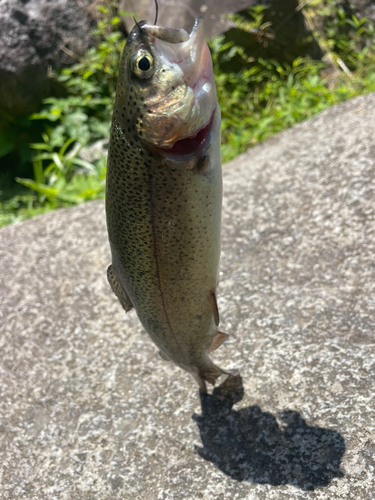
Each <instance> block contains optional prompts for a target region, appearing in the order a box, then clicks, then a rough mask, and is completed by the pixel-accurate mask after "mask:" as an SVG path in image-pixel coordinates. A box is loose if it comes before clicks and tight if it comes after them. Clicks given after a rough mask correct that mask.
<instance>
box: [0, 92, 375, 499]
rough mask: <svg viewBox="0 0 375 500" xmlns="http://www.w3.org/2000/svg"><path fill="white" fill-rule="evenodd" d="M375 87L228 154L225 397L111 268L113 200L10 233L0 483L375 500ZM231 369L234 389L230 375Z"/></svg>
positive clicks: (4, 259)
mask: <svg viewBox="0 0 375 500" xmlns="http://www.w3.org/2000/svg"><path fill="white" fill-rule="evenodd" d="M374 132H375V94H372V95H369V96H366V97H361V98H358V99H356V100H353V101H350V102H347V103H344V104H342V105H340V106H337V107H334V108H331V109H329V110H327V111H325V112H324V113H322V114H320V115H319V116H317V117H316V118H314V119H312V120H309V121H307V122H305V123H303V124H301V125H298V126H296V127H294V128H293V129H291V130H288V131H286V132H283V133H281V134H279V135H277V136H276V137H275V138H273V139H272V140H270V141H267V142H265V143H264V144H261V145H259V146H258V147H255V148H254V149H251V150H250V151H248V152H247V153H246V154H244V155H242V156H240V157H239V158H237V159H236V160H234V161H233V162H231V163H229V164H227V165H225V167H224V185H225V200H224V212H223V217H224V225H223V250H222V260H221V273H222V274H221V283H220V287H219V308H220V311H221V320H222V328H223V330H224V331H227V332H228V333H230V334H231V336H232V337H231V341H230V342H228V343H227V344H224V345H223V346H222V347H221V348H220V349H218V350H217V351H216V352H215V353H214V357H215V359H216V360H217V362H218V364H219V366H223V367H226V368H239V369H240V371H241V375H242V380H243V385H241V380H240V379H235V378H234V379H231V380H229V381H227V382H225V381H224V382H223V383H222V385H221V386H220V387H217V388H216V389H215V391H214V393H213V394H209V395H207V396H203V395H201V396H200V395H199V393H198V390H197V387H196V385H195V383H194V382H193V380H192V379H190V377H189V376H188V375H187V374H185V373H183V372H182V371H181V370H180V369H178V368H176V367H174V366H173V365H171V364H170V363H167V362H165V361H163V360H162V359H161V358H160V357H159V356H158V354H157V349H156V348H155V347H154V345H153V344H152V342H151V341H150V340H149V338H148V337H147V335H146V334H145V333H144V332H143V330H142V328H141V326H140V324H139V322H138V320H137V317H136V315H135V313H134V311H132V312H130V313H129V314H128V315H125V313H124V311H123V310H122V309H121V307H120V305H119V303H118V302H117V300H116V298H115V296H114V295H113V294H112V293H111V291H110V288H109V285H108V284H107V282H106V277H105V271H106V267H107V265H108V263H109V251H108V244H107V240H106V232H105V220H104V206H103V203H102V202H101V201H99V202H93V203H88V204H86V205H83V206H80V207H76V208H72V209H67V210H60V211H57V212H53V213H48V214H44V215H42V216H39V217H37V218H35V219H33V220H29V221H25V222H22V223H20V224H17V225H13V226H9V227H5V228H2V229H1V230H0V263H1V269H2V273H1V286H0V300H1V313H0V314H1V319H0V328H1V336H0V349H1V351H0V352H1V356H0V379H1V382H0V409H1V413H0V430H1V434H0V436H1V441H0V470H1V474H0V477H1V484H2V487H1V489H0V498H2V499H18V500H26V499H27V500H47V499H48V500H49V499H51V500H52V499H53V500H57V499H69V500H81V499H82V500H83V499H85V500H94V499H95V500H104V499H105V500H110V499H111V500H117V499H118V500H120V499H121V500H128V499H141V500H154V499H155V500H156V499H160V500H169V499H176V500H177V499H205V500H226V499H228V500H229V499H231V500H232V499H233V500H238V499H247V500H266V499H267V500H274V499H277V500H290V499H293V500H294V499H354V498H355V499H358V500H370V499H371V500H372V499H373V498H374V497H375V477H374V465H375V464H374V450H375V442H374V438H375V432H374V422H375V414H374V413H375V412H374V409H375V400H374V399H375V398H374V362H375V341H374V326H375V295H374V292H375V279H374V278H375V239H374V236H375V235H374V215H375V203H374V202H375V196H374V188H375V186H374V184H375V180H374V179H375V177H374V173H375V135H374ZM231 384H232V386H230V385H231Z"/></svg>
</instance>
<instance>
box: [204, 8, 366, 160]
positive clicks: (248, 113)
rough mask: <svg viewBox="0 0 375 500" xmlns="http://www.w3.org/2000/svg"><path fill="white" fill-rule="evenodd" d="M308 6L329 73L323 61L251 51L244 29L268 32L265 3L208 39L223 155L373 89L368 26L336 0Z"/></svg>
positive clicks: (261, 33) (262, 38) (265, 35)
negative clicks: (272, 56) (229, 32)
mask: <svg viewBox="0 0 375 500" xmlns="http://www.w3.org/2000/svg"><path fill="white" fill-rule="evenodd" d="M328 4H329V5H328ZM313 8H314V9H315V10H314V9H313ZM313 8H312V7H311V6H310V10H309V11H308V12H307V15H308V19H309V20H310V21H311V22H313V20H314V19H316V18H317V17H318V16H319V21H320V23H321V30H322V31H321V32H319V33H318V29H317V28H315V29H314V32H315V36H316V37H317V39H319V40H320V41H321V43H322V44H323V45H324V47H325V48H326V49H327V52H328V55H329V56H330V57H329V65H328V70H329V71H327V64H326V63H323V62H322V61H313V60H311V59H307V58H301V57H299V58H296V59H294V60H293V62H292V63H288V62H281V61H278V60H272V59H265V58H262V57H260V56H257V57H254V56H252V55H251V54H249V52H248V51H247V50H246V43H247V42H246V34H252V33H253V34H254V33H258V40H259V43H262V44H264V43H267V39H269V38H271V37H272V32H271V31H269V28H270V27H269V24H266V23H263V9H264V8H258V9H256V10H254V9H253V10H250V16H249V14H247V16H246V17H244V16H241V15H239V14H237V15H235V16H232V20H233V21H234V22H235V24H236V26H237V30H235V31H234V32H233V33H234V34H233V35H232V40H229V41H228V37H227V36H225V35H222V36H219V37H217V38H215V39H214V40H212V42H211V43H210V47H211V52H212V57H213V63H214V68H215V72H216V83H217V88H218V99H219V102H220V104H221V108H222V156H223V160H224V161H227V160H229V159H231V158H234V157H235V156H236V155H238V154H239V153H240V152H242V151H245V150H246V149H247V148H248V147H250V146H252V145H254V144H256V143H257V142H259V141H262V140H264V139H266V138H267V137H270V136H272V135H274V134H275V133H276V132H278V131H280V130H283V129H285V128H287V127H290V126H292V125H294V124H295V123H298V122H300V121H302V120H304V119H306V118H309V117H311V116H313V115H315V114H316V113H318V112H319V111H322V110H323V109H326V108H327V107H328V106H331V105H333V104H336V103H339V102H341V101H344V100H346V99H349V98H351V97H354V96H356V95H359V94H362V93H365V92H371V91H375V70H374V68H375V46H374V28H373V25H372V24H371V23H370V22H369V21H368V20H367V19H362V20H358V19H357V18H355V16H353V15H351V16H350V17H346V16H347V13H345V12H344V11H343V10H342V9H341V8H339V7H336V6H335V5H334V2H329V1H326V0H316V1H315V5H313ZM323 8H324V10H323V11H322V10H321V9H323ZM249 17H250V18H251V17H252V20H250V21H249ZM348 27H349V28H348ZM241 33H242V36H241ZM240 40H244V43H243V44H241V43H239V41H240ZM332 50H335V52H332Z"/></svg>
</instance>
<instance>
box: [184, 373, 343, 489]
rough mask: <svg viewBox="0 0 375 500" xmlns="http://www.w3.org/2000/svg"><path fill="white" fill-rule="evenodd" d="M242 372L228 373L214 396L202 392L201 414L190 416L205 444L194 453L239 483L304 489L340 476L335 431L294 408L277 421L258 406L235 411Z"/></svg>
mask: <svg viewBox="0 0 375 500" xmlns="http://www.w3.org/2000/svg"><path fill="white" fill-rule="evenodd" d="M243 395H244V390H243V386H242V380H241V377H240V376H235V377H234V376H231V377H229V378H228V379H227V380H226V381H225V382H224V383H223V384H222V385H221V386H219V387H217V388H215V389H214V391H213V393H212V395H210V394H203V393H202V392H201V393H200V398H201V405H202V414H201V415H197V414H194V415H193V420H195V422H196V423H197V425H198V428H199V432H200V435H201V439H202V444H203V447H196V451H197V452H198V454H199V455H200V456H201V457H202V458H204V459H205V460H208V461H209V462H212V463H213V464H215V465H216V467H218V468H219V469H220V470H221V471H222V472H224V473H225V474H227V475H228V476H230V477H231V478H233V479H236V480H237V481H250V482H252V483H258V484H270V485H272V486H280V485H285V484H291V485H293V486H295V487H296V488H300V489H302V490H305V491H312V490H315V489H316V488H319V487H323V486H327V485H328V484H329V483H330V482H331V481H332V479H333V478H340V477H343V475H344V474H343V473H342V471H341V469H340V463H341V459H342V456H343V454H344V452H345V441H344V439H343V437H342V436H341V435H340V434H339V433H338V432H336V431H333V430H329V429H324V428H321V427H310V426H309V425H307V424H306V422H305V421H304V419H303V418H302V417H301V415H300V414H299V413H298V412H296V411H291V410H288V411H284V412H282V413H281V414H280V415H278V417H279V422H280V425H279V423H278V421H277V420H276V418H275V417H274V416H273V415H272V414H271V413H268V412H262V410H261V409H260V408H259V406H248V407H247V408H241V409H239V410H233V409H232V406H233V405H234V404H235V403H237V402H238V401H240V400H241V399H242V398H243Z"/></svg>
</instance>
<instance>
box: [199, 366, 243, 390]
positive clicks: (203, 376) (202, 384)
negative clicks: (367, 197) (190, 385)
mask: <svg viewBox="0 0 375 500" xmlns="http://www.w3.org/2000/svg"><path fill="white" fill-rule="evenodd" d="M209 361H210V363H209V365H208V366H207V367H205V368H201V369H200V370H199V372H198V374H197V375H195V379H196V380H197V382H198V384H199V388H200V390H201V391H202V392H204V393H207V385H206V381H207V382H209V383H210V384H212V385H215V383H216V380H217V379H218V378H219V377H220V376H221V375H232V376H237V375H239V371H238V370H228V371H225V370H222V369H221V368H219V367H218V366H216V365H214V364H213V362H212V361H211V360H209Z"/></svg>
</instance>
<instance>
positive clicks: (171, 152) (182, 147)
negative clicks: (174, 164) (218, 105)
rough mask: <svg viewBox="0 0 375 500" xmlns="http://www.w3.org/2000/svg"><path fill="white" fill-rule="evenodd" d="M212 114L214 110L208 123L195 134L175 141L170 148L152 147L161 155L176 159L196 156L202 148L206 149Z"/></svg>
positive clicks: (212, 118)
mask: <svg viewBox="0 0 375 500" xmlns="http://www.w3.org/2000/svg"><path fill="white" fill-rule="evenodd" d="M214 115H215V111H214V112H213V113H212V116H211V119H210V121H209V122H208V124H207V125H206V126H205V127H203V128H202V129H201V130H199V131H198V132H197V133H196V134H194V135H191V136H190V137H185V138H184V139H180V140H178V141H176V142H175V143H174V144H173V146H172V147H171V148H160V147H156V148H154V149H155V150H156V151H157V152H159V153H161V154H162V155H167V156H173V157H176V159H177V158H179V157H183V159H185V158H189V157H192V156H196V155H197V154H198V153H201V152H202V151H203V150H204V149H206V147H207V146H208V144H209V139H210V133H211V129H212V124H213V121H214Z"/></svg>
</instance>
